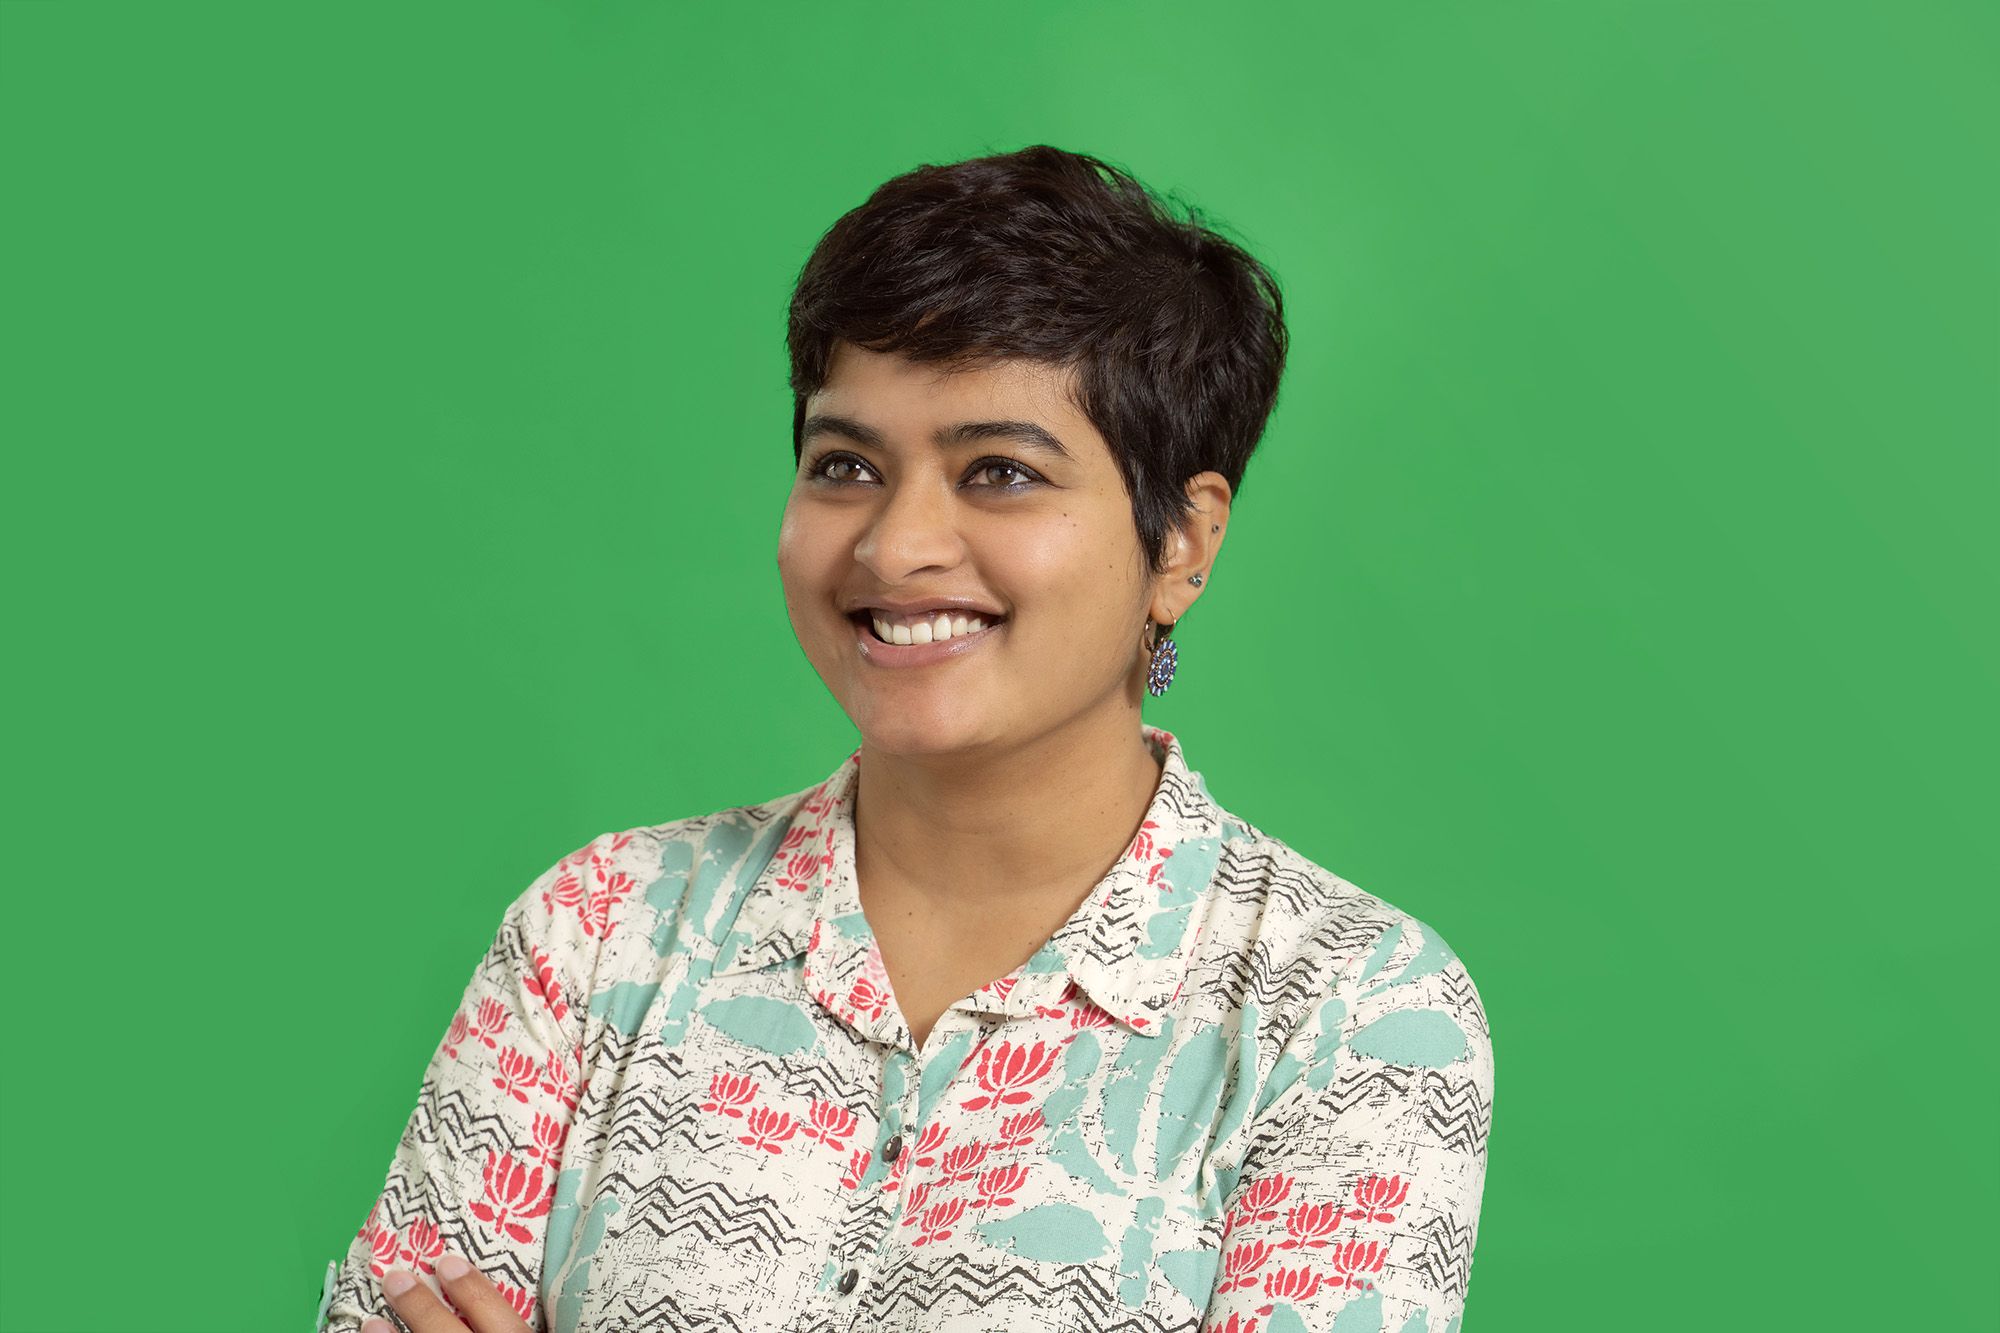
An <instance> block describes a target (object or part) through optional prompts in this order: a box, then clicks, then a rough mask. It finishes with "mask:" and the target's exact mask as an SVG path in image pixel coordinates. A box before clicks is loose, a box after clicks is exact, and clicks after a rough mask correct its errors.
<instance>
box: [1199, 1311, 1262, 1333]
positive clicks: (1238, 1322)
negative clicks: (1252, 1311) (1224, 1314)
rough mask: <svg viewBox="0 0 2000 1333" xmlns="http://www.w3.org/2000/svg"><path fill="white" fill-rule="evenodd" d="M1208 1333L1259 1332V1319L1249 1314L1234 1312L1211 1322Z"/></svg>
mask: <svg viewBox="0 0 2000 1333" xmlns="http://www.w3.org/2000/svg"><path fill="white" fill-rule="evenodd" d="M1208 1333H1257V1321H1256V1320H1254V1319H1252V1318H1250V1317H1249V1316H1248V1315H1240V1314H1233V1315H1231V1316H1229V1318H1227V1319H1218V1320H1216V1321H1215V1322H1214V1323H1212V1324H1210V1325H1209V1326H1208Z"/></svg>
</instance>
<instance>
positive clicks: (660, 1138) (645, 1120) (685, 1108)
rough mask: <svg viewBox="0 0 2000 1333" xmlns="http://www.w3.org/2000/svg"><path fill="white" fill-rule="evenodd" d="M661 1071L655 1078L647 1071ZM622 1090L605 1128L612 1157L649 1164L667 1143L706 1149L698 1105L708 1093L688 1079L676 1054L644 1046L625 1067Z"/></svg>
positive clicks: (684, 1065) (684, 1068)
mask: <svg viewBox="0 0 2000 1333" xmlns="http://www.w3.org/2000/svg"><path fill="white" fill-rule="evenodd" d="M655 1068H658V1069H661V1070H662V1071H664V1072H662V1073H661V1074H659V1075H658V1076H654V1075H652V1074H651V1073H650V1072H649V1071H651V1070H652V1069H655ZM629 1070H630V1072H628V1074H627V1080H628V1081H627V1085H626V1086H627V1088H628V1089H629V1091H625V1092H622V1093H621V1094H620V1095H619V1097H618V1103H617V1106H616V1108H615V1109H614V1111H613V1112H612V1116H611V1121H610V1124H609V1126H608V1127H607V1129H606V1138H607V1140H608V1146H609V1148H610V1151H611V1153H612V1154H613V1155H614V1156H615V1157H618V1158H626V1159H630V1160H637V1161H650V1160H653V1159H654V1158H656V1157H657V1156H659V1154H660V1151H661V1149H662V1147H663V1146H664V1145H665V1144H667V1143H668V1142H669V1141H670V1140H677V1141H679V1142H680V1143H682V1144H685V1145H686V1146H687V1148H688V1149H689V1150H690V1151H693V1152H701V1151H703V1150H704V1149H706V1148H707V1147H708V1146H709V1145H708V1143H707V1141H706V1139H705V1137H704V1136H703V1135H702V1134H701V1132H700V1120H701V1104H702V1101H703V1100H704V1099H705V1098H706V1096H707V1093H708V1089H707V1088H705V1087H702V1086H700V1085H698V1084H697V1083H696V1082H695V1080H693V1079H690V1078H689V1077H688V1076H687V1064H686V1061H685V1060H683V1059H682V1058H681V1055H680V1053H679V1052H678V1051H669V1050H664V1049H662V1048H661V1047H660V1046H658V1045H656V1044H653V1043H647V1044H646V1045H645V1046H644V1047H642V1048H641V1051H640V1053H639V1054H638V1055H637V1056H635V1057H634V1058H633V1059H632V1060H631V1062H630V1066H629Z"/></svg>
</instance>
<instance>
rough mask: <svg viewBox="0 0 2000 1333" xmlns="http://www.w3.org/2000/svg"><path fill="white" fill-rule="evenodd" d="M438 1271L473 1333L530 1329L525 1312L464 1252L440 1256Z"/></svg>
mask: <svg viewBox="0 0 2000 1333" xmlns="http://www.w3.org/2000/svg"><path fill="white" fill-rule="evenodd" d="M437 1275H438V1282H439V1283H440V1284H441V1285H442V1286H443V1287H444V1294H445V1295H447V1296H449V1297H451V1303H452V1304H453V1305H456V1306H457V1307H458V1312H459V1317H460V1318H462V1319H464V1320H465V1322H466V1323H468V1324H470V1325H472V1329H473V1333H530V1330H529V1328H528V1324H527V1321H525V1320H524V1319H522V1318H521V1312H520V1311H518V1310H516V1309H515V1308H514V1307H513V1305H512V1304H510V1303H509V1302H508V1300H507V1298H506V1297H505V1296H502V1295H501V1294H500V1290H499V1288H497V1287H495V1286H494V1285H493V1284H492V1283H491V1282H489V1281H487V1280H486V1275H485V1274H484V1273H481V1272H480V1271H479V1270H478V1269H476V1268H474V1267H473V1266H472V1265H471V1264H470V1263H468V1262H466V1260H465V1259H464V1258H463V1257H462V1256H460V1255H456V1254H443V1255H440V1256H438V1261H437Z"/></svg>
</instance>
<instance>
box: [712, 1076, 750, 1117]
mask: <svg viewBox="0 0 2000 1333" xmlns="http://www.w3.org/2000/svg"><path fill="white" fill-rule="evenodd" d="M756 1095H757V1085H756V1084H755V1083H753V1082H751V1080H750V1077H749V1076H748V1075H747V1074H715V1075H712V1076H710V1078H709V1080H708V1100H707V1101H705V1102H703V1103H702V1104H701V1109H702V1110H704V1111H720V1112H722V1114H724V1115H733V1116H735V1117H736V1118H737V1119H738V1120H741V1119H742V1118H743V1110H742V1108H743V1107H745V1106H748V1105H749V1104H750V1099H751V1098H752V1097H755V1096H756Z"/></svg>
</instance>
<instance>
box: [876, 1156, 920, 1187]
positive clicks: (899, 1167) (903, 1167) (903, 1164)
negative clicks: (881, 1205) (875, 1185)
mask: <svg viewBox="0 0 2000 1333" xmlns="http://www.w3.org/2000/svg"><path fill="white" fill-rule="evenodd" d="M914 1155H915V1154H913V1153H911V1152H910V1151H908V1150H907V1149H905V1150H904V1151H903V1152H901V1153H899V1154H897V1156H896V1160H894V1161H893V1162H890V1163H889V1178H888V1179H887V1180H885V1181H883V1182H882V1192H883V1193H884V1194H893V1193H895V1192H896V1188H897V1187H898V1186H899V1185H901V1184H902V1183H903V1177H904V1175H906V1174H907V1173H908V1172H909V1169H910V1158H911V1157H912V1156H914Z"/></svg>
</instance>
